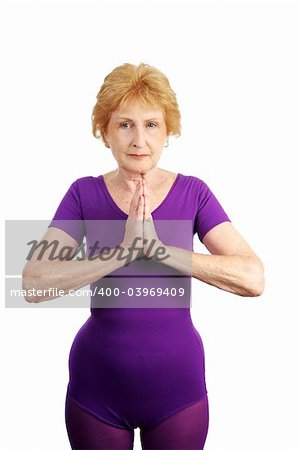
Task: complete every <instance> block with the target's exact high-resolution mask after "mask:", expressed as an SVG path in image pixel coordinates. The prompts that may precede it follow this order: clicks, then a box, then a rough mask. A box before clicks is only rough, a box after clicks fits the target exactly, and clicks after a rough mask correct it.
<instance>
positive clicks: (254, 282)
mask: <svg viewBox="0 0 299 450" xmlns="http://www.w3.org/2000/svg"><path fill="white" fill-rule="evenodd" d="M251 268H252V270H251V282H250V294H251V295H250V296H251V297H259V296H260V295H262V294H263V292H264V289H265V274H264V265H263V263H262V261H261V260H260V259H259V258H257V259H254V260H253V261H252V264H251Z"/></svg>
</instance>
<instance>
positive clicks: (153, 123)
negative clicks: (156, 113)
mask: <svg viewBox="0 0 299 450" xmlns="http://www.w3.org/2000/svg"><path fill="white" fill-rule="evenodd" d="M148 125H153V126H150V128H155V127H156V126H157V124H156V123H155V122H149V123H148Z"/></svg>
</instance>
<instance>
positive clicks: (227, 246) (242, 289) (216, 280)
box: [161, 222, 265, 297]
mask: <svg viewBox="0 0 299 450" xmlns="http://www.w3.org/2000/svg"><path fill="white" fill-rule="evenodd" d="M203 243H204V245H205V247H206V248H207V249H208V250H209V251H210V252H211V253H212V255H205V254H200V253H195V252H189V251H187V250H185V249H181V248H176V247H171V246H167V245H166V246H165V247H166V252H165V255H169V258H167V259H165V260H164V261H161V262H163V264H166V265H169V266H171V267H173V268H175V269H177V270H179V271H181V272H182V273H184V274H187V275H190V276H192V277H194V278H196V279H198V280H201V281H204V282H205V283H207V284H210V285H212V286H215V287H217V288H219V289H223V290H225V291H229V292H232V293H233V294H237V295H241V296H244V297H256V296H259V295H261V294H262V293H263V290H264V284H265V279H264V267H263V263H262V262H261V260H260V259H259V258H258V256H257V255H256V254H255V253H254V251H253V250H252V249H251V248H250V247H249V245H248V244H247V242H246V241H245V239H244V238H243V237H242V236H241V235H240V234H239V233H238V231H237V230H236V229H235V228H234V226H233V225H232V223H231V222H223V223H221V224H219V225H217V226H215V227H214V228H212V229H211V230H210V231H208V232H207V233H206V235H205V236H204V239H203Z"/></svg>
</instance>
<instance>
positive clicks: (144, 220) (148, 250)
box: [121, 179, 164, 259]
mask: <svg viewBox="0 0 299 450" xmlns="http://www.w3.org/2000/svg"><path fill="white" fill-rule="evenodd" d="M134 242H135V245H134ZM121 246H122V247H125V248H126V249H128V248H130V247H135V248H138V249H139V250H137V249H136V250H135V251H134V257H133V259H135V258H136V257H137V256H140V254H141V255H142V251H141V250H140V249H143V254H145V256H146V257H147V258H152V257H154V255H155V254H156V256H157V253H158V252H157V249H158V248H159V247H160V248H163V247H164V244H163V243H162V242H161V240H160V239H159V236H158V235H157V232H156V229H155V225H154V220H153V217H152V215H151V213H150V209H149V193H148V188H147V183H146V180H145V179H142V180H141V181H139V182H138V183H137V185H136V190H135V193H134V196H133V198H132V201H131V204H130V210H129V216H128V219H127V221H126V225H125V235H124V239H123V242H122V244H121ZM156 252H157V253H156ZM160 255H161V253H160Z"/></svg>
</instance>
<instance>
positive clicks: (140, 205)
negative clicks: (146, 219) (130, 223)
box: [136, 193, 144, 221]
mask: <svg viewBox="0 0 299 450" xmlns="http://www.w3.org/2000/svg"><path fill="white" fill-rule="evenodd" d="M143 211H144V199H143V195H142V194H141V193H140V195H139V197H138V205H137V209H136V215H137V219H138V220H140V221H143V215H144V212H143Z"/></svg>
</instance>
